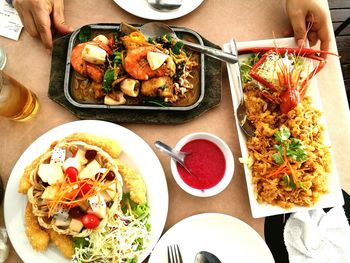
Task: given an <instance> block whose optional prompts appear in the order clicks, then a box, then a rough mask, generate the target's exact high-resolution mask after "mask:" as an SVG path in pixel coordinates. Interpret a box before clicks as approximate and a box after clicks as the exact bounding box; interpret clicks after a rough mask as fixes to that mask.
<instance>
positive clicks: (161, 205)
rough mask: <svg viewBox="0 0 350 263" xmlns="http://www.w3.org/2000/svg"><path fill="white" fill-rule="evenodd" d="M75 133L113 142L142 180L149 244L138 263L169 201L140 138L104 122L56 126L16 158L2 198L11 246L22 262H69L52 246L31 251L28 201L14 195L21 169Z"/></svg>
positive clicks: (157, 234) (152, 243) (152, 158)
mask: <svg viewBox="0 0 350 263" xmlns="http://www.w3.org/2000/svg"><path fill="white" fill-rule="evenodd" d="M75 132H85V133H92V134H96V135H99V136H106V137H109V138H112V139H115V140H117V141H118V142H119V144H120V145H121V148H122V149H123V153H122V154H121V156H122V157H123V158H126V159H125V160H126V161H131V162H132V165H133V167H134V168H135V169H136V170H138V171H139V172H140V173H141V175H142V177H143V178H144V181H145V183H146V186H147V198H148V203H149V206H150V223H151V241H150V244H149V246H148V248H147V249H146V250H145V252H144V253H143V255H142V256H141V258H140V260H139V262H142V261H143V260H144V259H145V258H146V257H147V256H148V255H149V253H150V252H151V251H152V249H153V247H154V246H155V244H156V243H157V241H158V239H159V238H160V236H161V234H162V232H163V228H164V225H165V221H166V218H167V213H168V200H169V198H168V188H167V183H166V180H165V175H164V171H163V168H162V166H161V164H160V162H159V160H158V158H157V156H156V154H155V153H154V152H153V150H152V149H151V147H149V145H148V144H147V143H146V142H145V141H144V140H143V139H142V138H141V137H139V136H138V135H137V134H135V133H134V132H132V131H130V130H128V129H126V128H124V127H122V126H119V125H117V124H113V123H110V122H105V121H96V120H80V121H74V122H69V123H66V124H62V125H60V126H57V127H56V128H53V129H52V130H49V131H48V132H46V133H44V134H43V135H41V136H40V137H39V138H38V139H36V140H35V141H34V142H33V143H32V144H31V145H30V146H29V147H28V148H27V149H26V150H25V151H24V153H23V154H22V155H21V157H20V158H19V159H18V161H17V163H16V165H15V166H14V168H13V170H12V173H11V175H10V178H9V180H8V183H7V187H6V192H5V198H4V218H5V225H6V229H7V232H8V235H9V238H10V240H11V243H12V245H13V247H14V248H15V250H16V252H17V254H18V255H19V256H20V257H21V259H22V260H23V261H25V262H36V263H41V262H42V263H46V262H48V261H52V262H56V263H59V262H65V263H66V262H70V261H68V260H66V259H64V258H63V256H61V254H60V252H59V251H58V249H57V248H56V247H55V246H54V245H53V244H52V243H51V244H50V246H49V247H48V249H47V250H46V251H45V252H42V253H40V252H35V251H34V250H33V248H32V247H31V245H30V243H29V241H28V239H27V236H26V234H25V230H24V210H25V206H26V203H27V200H28V199H27V196H26V195H23V194H20V193H18V192H17V188H18V183H19V180H20V177H21V175H22V173H23V170H24V168H25V166H27V165H29V164H30V163H31V161H32V160H34V159H35V158H36V157H37V156H39V155H40V154H42V153H43V152H44V151H45V150H46V149H48V148H49V146H50V144H51V143H52V142H53V141H55V140H58V139H60V138H63V137H65V136H67V135H70V134H72V133H75ZM146 159H147V161H145V160H146Z"/></svg>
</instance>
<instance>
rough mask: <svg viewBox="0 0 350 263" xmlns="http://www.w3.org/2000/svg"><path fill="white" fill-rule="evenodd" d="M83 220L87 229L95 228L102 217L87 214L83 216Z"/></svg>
mask: <svg viewBox="0 0 350 263" xmlns="http://www.w3.org/2000/svg"><path fill="white" fill-rule="evenodd" d="M81 222H82V223H83V225H84V226H85V227H86V228H87V229H94V228H96V227H98V225H99V224H100V219H99V218H98V216H97V215H94V214H86V215H84V216H83V217H82V219H81Z"/></svg>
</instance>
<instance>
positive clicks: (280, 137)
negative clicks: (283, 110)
mask: <svg viewBox="0 0 350 263" xmlns="http://www.w3.org/2000/svg"><path fill="white" fill-rule="evenodd" d="M289 137H290V130H289V129H288V128H287V127H282V128H280V129H279V131H277V132H275V140H276V141H278V142H284V141H286V140H288V138H289Z"/></svg>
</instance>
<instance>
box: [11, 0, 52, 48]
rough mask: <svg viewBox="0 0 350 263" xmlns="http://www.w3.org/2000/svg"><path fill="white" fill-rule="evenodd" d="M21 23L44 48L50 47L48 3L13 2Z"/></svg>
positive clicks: (49, 7)
mask: <svg viewBox="0 0 350 263" xmlns="http://www.w3.org/2000/svg"><path fill="white" fill-rule="evenodd" d="M13 4H14V7H15V8H16V10H17V12H18V14H19V16H20V18H21V21H22V23H23V25H24V27H25V29H26V30H27V31H28V33H29V34H30V35H31V36H33V37H40V39H41V41H42V42H43V44H44V45H45V47H46V48H48V49H50V48H51V47H52V36H51V21H50V14H51V11H52V7H51V2H50V1H33V0H15V1H13Z"/></svg>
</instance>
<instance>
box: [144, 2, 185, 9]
mask: <svg viewBox="0 0 350 263" xmlns="http://www.w3.org/2000/svg"><path fill="white" fill-rule="evenodd" d="M147 3H148V4H149V5H150V6H151V7H153V8H154V9H157V10H160V11H170V10H174V9H178V8H179V7H180V6H181V5H182V0H147Z"/></svg>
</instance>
